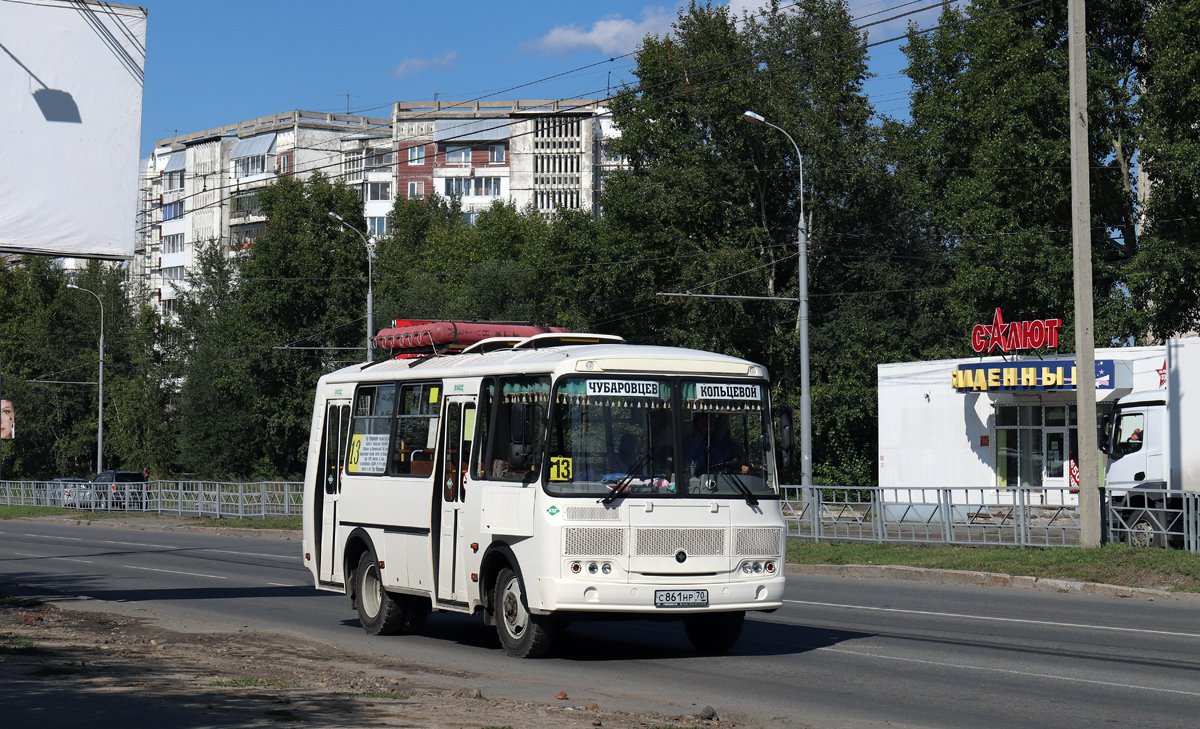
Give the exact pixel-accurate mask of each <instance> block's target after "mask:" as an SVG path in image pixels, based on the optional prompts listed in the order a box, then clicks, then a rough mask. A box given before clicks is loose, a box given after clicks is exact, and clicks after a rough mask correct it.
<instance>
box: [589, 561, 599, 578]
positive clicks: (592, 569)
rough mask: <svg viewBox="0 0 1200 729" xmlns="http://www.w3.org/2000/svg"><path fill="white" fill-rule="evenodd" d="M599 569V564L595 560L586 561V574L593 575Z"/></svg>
mask: <svg viewBox="0 0 1200 729" xmlns="http://www.w3.org/2000/svg"><path fill="white" fill-rule="evenodd" d="M599 571H600V565H598V564H596V563H595V562H589V563H588V574H589V575H594V574H596V573H597V572H599Z"/></svg>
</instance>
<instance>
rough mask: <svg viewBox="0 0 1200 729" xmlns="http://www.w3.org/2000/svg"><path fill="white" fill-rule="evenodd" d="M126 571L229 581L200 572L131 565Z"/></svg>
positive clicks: (126, 567) (127, 566)
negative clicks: (165, 573) (144, 571)
mask: <svg viewBox="0 0 1200 729" xmlns="http://www.w3.org/2000/svg"><path fill="white" fill-rule="evenodd" d="M125 569H129V570H146V571H147V572H168V573H170V574H173V575H187V576H189V577H211V578H213V579H214V580H224V579H227V578H225V577H222V576H221V575H205V574H201V573H199V572H181V571H179V570H159V569H155V568H153V567H135V566H133V565H131V564H127V565H125Z"/></svg>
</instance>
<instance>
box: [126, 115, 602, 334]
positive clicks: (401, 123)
mask: <svg viewBox="0 0 1200 729" xmlns="http://www.w3.org/2000/svg"><path fill="white" fill-rule="evenodd" d="M615 134H616V132H615V130H614V127H613V124H612V118H611V116H610V115H609V113H608V109H607V107H605V106H603V105H602V103H601V102H598V101H594V100H575V101H544V100H543V101H476V102H452V101H440V102H439V101H432V102H422V103H410V102H400V103H397V104H395V105H394V106H393V110H392V117H391V118H390V119H378V118H370V117H361V116H351V115H343V114H324V113H315V112H308V111H289V112H283V113H280V114H276V115H273V116H268V117H260V118H258V119H251V120H249V121H244V122H239V123H237V124H230V125H228V126H223V127H217V128H214V129H206V130H204V131H201V132H196V133H194V134H183V135H179V136H175V137H170V138H167V139H162V140H159V142H158V144H157V146H156V148H155V150H154V154H153V155H152V156H151V157H150V159H149V160H148V161H147V164H146V169H145V170H144V171H143V175H142V182H141V200H140V207H141V210H140V211H139V222H140V226H139V235H138V238H137V242H136V246H135V255H134V261H133V263H132V274H133V279H134V281H135V283H136V284H137V285H138V286H139V287H140V288H141V289H142V290H144V291H145V292H146V295H147V297H148V298H149V300H150V302H151V303H152V304H154V305H155V306H156V307H158V308H159V310H160V311H161V312H162V313H164V314H170V313H171V312H172V311H174V308H175V299H176V297H177V294H178V292H179V291H180V290H181V289H182V288H183V286H184V285H185V284H184V277H185V275H186V273H187V271H188V270H189V269H190V268H191V267H192V266H193V265H194V263H195V253H196V245H197V243H203V242H207V241H210V240H217V241H219V242H220V244H221V246H222V248H223V250H224V251H225V252H226V254H227V255H236V254H237V253H238V252H239V251H243V250H246V249H247V248H249V247H250V246H251V245H253V243H254V240H255V238H256V237H258V236H259V235H261V234H262V233H263V231H265V230H266V218H265V217H264V216H263V215H262V212H261V209H260V206H259V202H258V191H259V190H260V189H261V188H263V187H265V186H267V185H269V184H271V183H272V182H274V181H275V180H277V179H278V178H279V177H280V176H281V175H293V176H295V177H298V178H300V179H304V178H307V177H309V176H310V175H312V174H313V173H314V172H316V171H318V170H319V171H321V172H322V173H323V174H325V175H326V176H327V177H330V178H335V179H341V180H344V181H345V182H346V183H347V184H349V185H352V186H356V187H358V188H359V189H360V190H361V192H362V196H363V204H364V214H365V216H366V219H367V227H368V230H367V231H364V232H365V233H367V234H368V235H371V236H382V235H386V234H387V233H388V232H389V231H388V213H389V212H390V210H391V209H392V206H393V204H394V202H395V200H396V198H397V197H402V198H408V199H423V198H425V197H427V196H429V195H433V194H435V193H436V194H438V195H442V196H447V197H449V196H454V195H457V196H459V198H460V199H461V203H462V210H463V216H464V217H465V218H466V219H467V220H468V221H473V220H474V219H475V217H476V216H478V214H479V212H480V211H482V210H484V209H486V208H487V207H489V206H490V205H491V204H492V203H493V202H494V201H496V200H504V201H512V202H513V203H514V204H515V205H516V206H517V207H518V208H519V209H525V208H527V207H529V206H532V207H533V208H534V209H536V210H537V211H538V212H539V213H541V214H542V215H545V216H550V215H553V214H554V213H555V212H556V211H559V210H572V209H581V210H587V211H589V212H591V213H592V214H593V215H596V216H598V215H599V214H600V209H599V203H598V201H599V192H600V190H601V189H602V187H603V182H604V177H605V176H606V175H607V174H610V173H611V172H612V171H613V170H614V169H616V168H618V167H620V165H621V162H620V160H619V159H616V158H614V157H613V155H612V154H611V153H610V152H609V148H608V144H607V140H610V139H612V138H613V137H614V136H615Z"/></svg>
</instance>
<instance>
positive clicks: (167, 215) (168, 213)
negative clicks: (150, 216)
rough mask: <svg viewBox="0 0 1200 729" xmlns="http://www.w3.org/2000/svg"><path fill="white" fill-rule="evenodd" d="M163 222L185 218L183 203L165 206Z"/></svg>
mask: <svg viewBox="0 0 1200 729" xmlns="http://www.w3.org/2000/svg"><path fill="white" fill-rule="evenodd" d="M162 211H163V220H178V219H179V218H182V217H183V201H182V200H180V201H179V202H173V203H167V204H166V205H163V209H162Z"/></svg>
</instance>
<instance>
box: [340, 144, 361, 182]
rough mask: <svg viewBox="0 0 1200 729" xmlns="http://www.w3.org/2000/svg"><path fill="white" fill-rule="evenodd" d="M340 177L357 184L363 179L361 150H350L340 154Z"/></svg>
mask: <svg viewBox="0 0 1200 729" xmlns="http://www.w3.org/2000/svg"><path fill="white" fill-rule="evenodd" d="M342 176H343V177H345V178H346V181H347V182H357V181H359V180H361V179H362V178H363V177H362V176H363V150H361V149H352V150H350V151H349V152H343V153H342Z"/></svg>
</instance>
